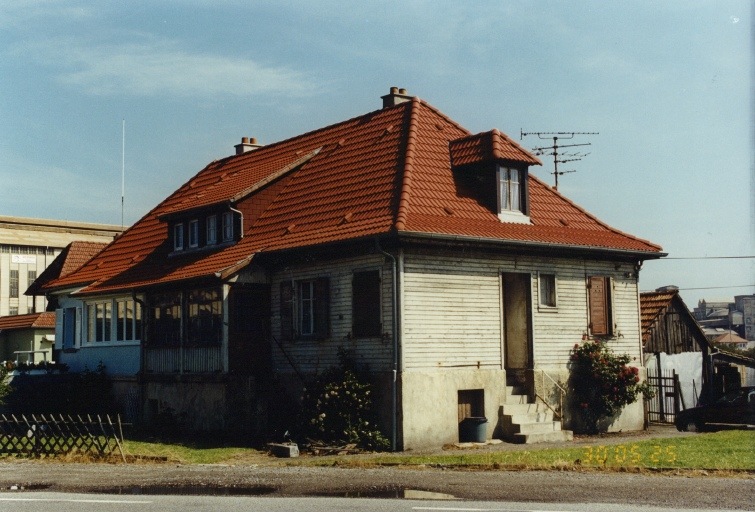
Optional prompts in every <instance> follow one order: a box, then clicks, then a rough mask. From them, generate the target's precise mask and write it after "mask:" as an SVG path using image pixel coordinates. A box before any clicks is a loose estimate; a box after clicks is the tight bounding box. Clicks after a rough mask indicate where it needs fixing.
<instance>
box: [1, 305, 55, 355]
mask: <svg viewBox="0 0 755 512" xmlns="http://www.w3.org/2000/svg"><path fill="white" fill-rule="evenodd" d="M54 345H55V313H54V312H52V311H46V312H43V313H29V314H26V315H13V316H5V317H0V361H15V362H18V363H39V362H43V361H48V362H52V360H53V353H52V350H53V346H54Z"/></svg>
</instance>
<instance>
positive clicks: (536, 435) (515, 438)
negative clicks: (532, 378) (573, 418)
mask: <svg viewBox="0 0 755 512" xmlns="http://www.w3.org/2000/svg"><path fill="white" fill-rule="evenodd" d="M518 392H519V391H518V390H517V388H515V387H514V386H506V403H505V404H503V406H502V409H503V419H502V427H503V437H504V440H506V441H508V442H511V443H519V444H530V443H554V442H559V441H571V440H572V439H573V434H572V431H571V430H561V422H560V421H554V419H553V412H552V411H551V410H550V409H548V407H546V406H545V404H543V403H542V402H539V401H538V402H537V403H531V402H530V401H529V399H528V397H527V395H526V394H517V393H518Z"/></svg>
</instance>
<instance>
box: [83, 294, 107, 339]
mask: <svg viewBox="0 0 755 512" xmlns="http://www.w3.org/2000/svg"><path fill="white" fill-rule="evenodd" d="M112 316H113V304H112V301H106V302H96V303H92V304H87V321H88V324H87V325H88V329H87V332H88V337H87V341H89V342H90V343H98V342H102V341H110V340H111V339H112V338H111V336H112V332H111V329H110V327H111V319H112Z"/></svg>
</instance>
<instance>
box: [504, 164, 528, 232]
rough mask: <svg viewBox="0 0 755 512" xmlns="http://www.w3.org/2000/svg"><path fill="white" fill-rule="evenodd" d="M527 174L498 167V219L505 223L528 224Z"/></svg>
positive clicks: (519, 170)
mask: <svg viewBox="0 0 755 512" xmlns="http://www.w3.org/2000/svg"><path fill="white" fill-rule="evenodd" d="M526 177H527V173H526V172H524V171H523V170H522V169H515V168H512V167H503V166H499V167H498V217H499V218H500V219H501V220H505V221H506V222H522V223H524V222H529V218H528V217H526V215H527V213H528V208H527V180H526Z"/></svg>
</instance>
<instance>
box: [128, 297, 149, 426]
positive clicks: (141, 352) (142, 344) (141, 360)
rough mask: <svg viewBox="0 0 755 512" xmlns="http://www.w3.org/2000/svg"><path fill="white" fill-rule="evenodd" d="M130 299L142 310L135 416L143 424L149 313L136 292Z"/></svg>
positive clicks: (145, 304)
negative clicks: (136, 415)
mask: <svg viewBox="0 0 755 512" xmlns="http://www.w3.org/2000/svg"><path fill="white" fill-rule="evenodd" d="M131 298H132V299H133V300H134V303H136V304H139V306H141V308H142V334H141V340H140V341H139V372H138V374H137V375H138V377H137V385H138V388H139V411H138V412H137V414H138V415H139V417H138V420H140V421H141V422H143V423H144V422H145V419H146V418H145V414H144V409H145V406H146V403H147V402H146V400H145V397H146V395H147V383H146V382H145V381H144V378H143V375H144V373H145V371H144V367H145V366H146V365H145V361H146V358H147V354H146V351H145V347H146V338H147V324H148V323H149V322H148V318H147V316H148V315H149V311H148V310H147V303H146V302H145V301H143V300H142V299H140V298H138V297H137V296H136V290H133V289H132V290H131Z"/></svg>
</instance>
